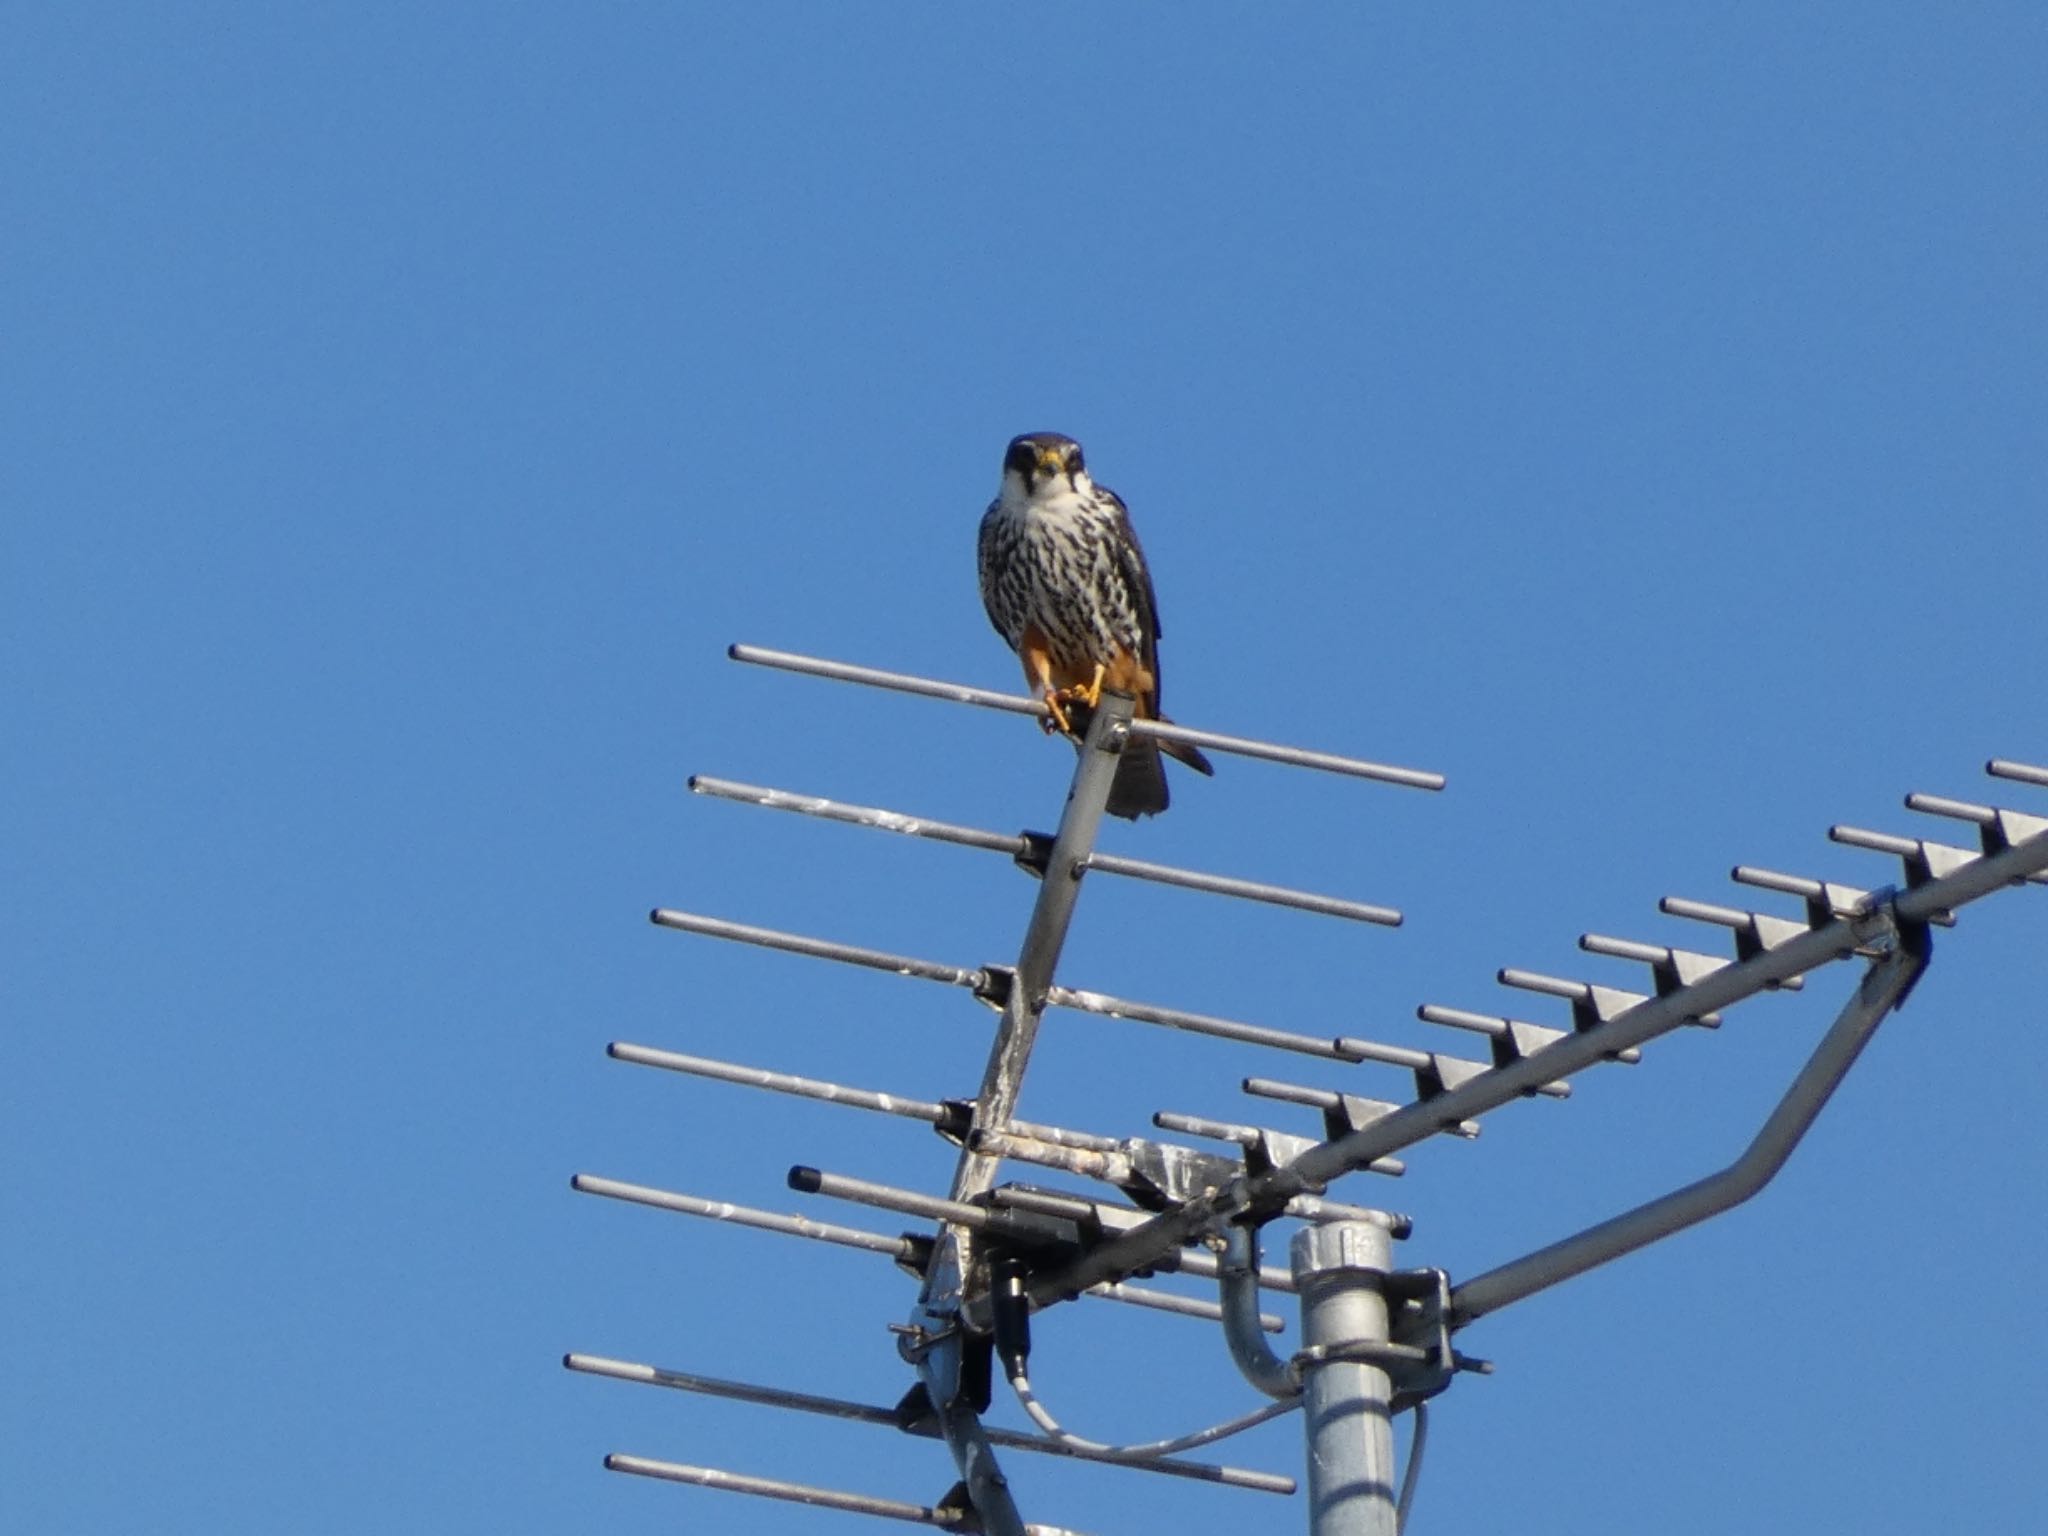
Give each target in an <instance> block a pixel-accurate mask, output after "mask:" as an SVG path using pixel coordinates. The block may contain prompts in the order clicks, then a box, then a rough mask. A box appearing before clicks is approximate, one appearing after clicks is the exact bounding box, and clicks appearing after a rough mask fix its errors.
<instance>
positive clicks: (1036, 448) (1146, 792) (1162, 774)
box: [978, 432, 1216, 821]
mask: <svg viewBox="0 0 2048 1536" xmlns="http://www.w3.org/2000/svg"><path fill="white" fill-rule="evenodd" d="M978 554H979V565H980V572H981V601H982V606H983V607H985V608H986V609H987V610H988V617H989V622H990V623H991V624H993V625H994V626H995V630H996V633H997V634H999V635H1001V636H1002V637H1003V640H1004V641H1005V643H1007V644H1008V645H1009V647H1010V649H1011V650H1013V651H1015V652H1016V653H1017V659H1018V660H1019V661H1021V662H1022V663H1023V664H1024V680H1025V682H1026V684H1027V685H1029V687H1030V688H1031V689H1032V691H1033V692H1035V693H1036V694H1037V695H1038V696H1039V697H1040V698H1041V699H1043V700H1044V701H1045V705H1046V710H1047V713H1048V716H1049V718H1048V719H1046V720H1045V721H1043V722H1042V723H1043V724H1044V726H1045V729H1046V730H1047V731H1048V732H1050V731H1052V730H1054V729H1058V730H1060V731H1062V732H1064V733H1065V734H1066V735H1068V736H1070V737H1073V738H1074V739H1076V740H1079V738H1080V736H1081V735H1082V733H1083V732H1085V731H1086V729H1087V724H1088V719H1089V715H1088V711H1090V710H1092V709H1093V708H1094V706H1095V705H1096V704H1098V703H1100V702H1101V699H1102V691H1103V689H1105V688H1109V689H1113V690H1114V691H1116V692H1118V693H1123V694H1128V695H1130V696H1131V697H1132V698H1133V699H1134V700H1135V701H1136V709H1135V711H1134V713H1135V715H1136V717H1137V718H1138V719H1141V720H1164V719H1165V718H1166V717H1165V716H1164V715H1162V714H1160V713H1159V635H1160V628H1159V600H1158V598H1157V596H1156V595H1155V594H1154V593H1153V590H1152V573H1151V572H1150V571H1149V570H1147V569H1146V567H1145V553H1144V551H1143V550H1142V549H1140V548H1139V547H1138V536H1137V534H1136V533H1134V532H1133V531H1132V529H1131V515H1130V512H1129V511H1128V510H1127V509H1126V508H1125V506H1124V504H1123V500H1122V498H1120V497H1119V496H1118V495H1117V494H1116V492H1115V491H1112V490H1111V489H1110V488H1109V487H1108V486H1106V485H1098V484H1096V482H1095V481H1094V480H1093V479H1091V478H1090V477H1089V474H1088V467H1087V463H1086V461H1085V460H1084V459H1083V457H1082V454H1081V445H1080V444H1079V443H1077V442H1075V441H1074V440H1073V439H1072V438H1071V437H1066V436H1063V435H1062V434H1060V433H1058V432H1026V433H1024V434H1023V435H1021V436H1019V437H1014V438H1012V439H1011V440H1010V445H1009V447H1008V448H1007V449H1006V450H1005V451H1004V453H1003V478H1002V483H1001V485H1000V487H999V488H998V490H997V492H996V499H995V500H994V501H992V502H990V503H989V508H988V511H987V512H986V513H984V514H983V516H982V519H981V536H980V541H979V548H978ZM1162 750H1163V751H1165V752H1166V753H1168V754H1170V755H1171V756H1173V757H1176V758H1178V759H1180V761H1181V762H1183V763H1186V764H1187V765H1188V766H1189V767H1190V768H1193V769H1194V770H1195V771H1196V772H1198V773H1206V774H1213V773H1214V772H1215V771H1216V770H1215V769H1214V768H1213V767H1211V766H1210V763H1209V760H1208V758H1206V757H1204V756H1203V755H1202V754H1201V752H1199V751H1198V750H1196V749H1195V748H1194V747H1191V746H1188V745H1186V744H1185V743H1183V742H1178V741H1161V740H1159V739H1158V738H1156V737H1151V736H1138V735H1133V736H1132V738H1131V740H1130V742H1129V743H1128V745H1126V747H1125V748H1124V752H1123V756H1122V759H1121V760H1120V761H1119V762H1118V764H1117V770H1116V777H1115V779H1114V780H1113V781H1112V782H1111V785H1110V790H1109V800H1108V803H1107V805H1106V807H1105V809H1106V810H1107V811H1108V812H1109V814H1110V815H1112V816H1121V817H1123V818H1125V819H1126V820H1129V821H1135V820H1137V819H1138V818H1139V817H1140V816H1153V815H1157V814H1158V813H1159V812H1161V811H1163V810H1165V809H1166V806H1167V799H1168V796H1167V788H1166V767H1165V764H1164V763H1162V762H1161V761H1160V756H1159V754H1160V753H1161V751H1162Z"/></svg>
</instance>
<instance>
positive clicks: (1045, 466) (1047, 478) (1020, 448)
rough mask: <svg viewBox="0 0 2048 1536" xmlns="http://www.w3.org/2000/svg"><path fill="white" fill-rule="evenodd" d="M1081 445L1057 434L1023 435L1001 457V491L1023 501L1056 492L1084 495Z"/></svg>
mask: <svg viewBox="0 0 2048 1536" xmlns="http://www.w3.org/2000/svg"><path fill="white" fill-rule="evenodd" d="M1088 488H1089V482H1088V468H1087V465H1086V464H1084V463H1083V462H1082V459H1081V445H1080V444H1079V443H1077V442H1075V441H1074V440H1073V439H1072V438H1071V437H1062V436H1060V434H1059V433H1057V432H1026V433H1025V434H1024V435H1023V436H1022V437H1013V438H1011V439H1010V446H1009V448H1008V450H1007V451H1005V453H1004V454H1003V490H1004V491H1005V492H1006V493H1008V494H1013V495H1017V496H1020V497H1022V498H1024V499H1026V500H1029V499H1031V498H1032V497H1035V496H1039V495H1041V494H1051V493H1054V492H1057V491H1060V490H1069V491H1086V490H1087V489H1088Z"/></svg>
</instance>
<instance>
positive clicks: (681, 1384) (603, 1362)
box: [562, 1354, 1295, 1494]
mask: <svg viewBox="0 0 2048 1536" xmlns="http://www.w3.org/2000/svg"><path fill="white" fill-rule="evenodd" d="M562 1364H563V1365H564V1366H565V1367H566V1368H567V1369H569V1370H572V1371H576V1372H579V1373H581V1374H583V1375H587V1376H603V1377H607V1378H609V1379H611V1380H613V1381H627V1382H634V1383H637V1384H640V1385H643V1386H650V1387H668V1388H670V1389H672V1390H674V1391H679V1392H695V1393H699V1394H702V1395H704V1396H708V1397H722V1398H728V1399H731V1400H732V1401H734V1402H742V1403H760V1404H762V1405H764V1406H766V1407H770V1408H794V1409H796V1410H797V1411H798V1412H800V1413H812V1414H818V1415H821V1416H823V1417H826V1418H834V1419H850V1420H852V1421H854V1422H855V1423H859V1424H876V1425H880V1426H882V1427H884V1428H888V1429H897V1430H901V1431H903V1432H904V1433H905V1434H911V1435H918V1436H921V1437H922V1438H924V1439H927V1440H936V1439H937V1438H939V1435H938V1431H937V1430H936V1429H935V1428H934V1427H933V1426H932V1424H931V1421H930V1420H929V1419H919V1420H916V1421H914V1422H912V1423H909V1424H905V1423H904V1422H903V1416H902V1415H901V1414H900V1413H898V1411H897V1410H896V1409H895V1408H893V1407H888V1408H884V1407H881V1406H879V1405H876V1404H872V1403H856V1402H849V1401H848V1400H846V1399H845V1398H839V1397H821V1396H819V1395H818V1394H816V1393H813V1392H790V1391H786V1390H784V1389H782V1388H780V1387H763V1386H756V1385H755V1384H754V1383H752V1382H745V1381H727V1380H725V1379H723V1378H721V1377H717V1376H700V1375H697V1374H696V1373H694V1372H691V1371H674V1370H668V1369H665V1368H663V1367H661V1366H655V1365H643V1364H640V1363H639V1362H637V1361H632V1360H613V1359H609V1358H607V1357H606V1356H603V1355H582V1354H571V1355H564V1356H563V1357H562ZM988 1437H989V1440H990V1441H991V1442H992V1443H993V1444H996V1445H1000V1446H1004V1447H1006V1448H1008V1449H1011V1450H1019V1451H1031V1452H1034V1453H1036V1454H1039V1455H1045V1456H1064V1457H1068V1458H1070V1459H1072V1460H1075V1461H1092V1462H1099V1463H1101V1464H1103V1465H1106V1466H1113V1467H1135V1468H1136V1469H1137V1470H1139V1471H1141V1472H1159V1473H1163V1474H1165V1475H1166V1476H1168V1477H1183V1478H1192V1479H1195V1480H1197V1481H1200V1482H1205V1483H1222V1484H1225V1485H1226V1486H1228V1487H1232V1488H1248V1489H1251V1490H1253V1491H1254V1492H1258V1493H1280V1494H1287V1493H1292V1492H1294V1488H1295V1482H1294V1479H1293V1478H1291V1477H1282V1476H1280V1475H1279V1474H1277V1473H1273V1472H1258V1471H1254V1470H1252V1469H1250V1468H1247V1467H1230V1466H1218V1465H1214V1464H1212V1463H1209V1462H1201V1461H1181V1460H1178V1459H1176V1458H1173V1457H1169V1456H1161V1457H1154V1458H1152V1459H1151V1460H1148V1461H1131V1460H1129V1459H1127V1458H1122V1457H1115V1456H1103V1455H1100V1454H1097V1453H1096V1452H1093V1451H1089V1450H1084V1449H1080V1448H1078V1447H1075V1446H1072V1445H1066V1444H1062V1443H1061V1442H1060V1441H1057V1440H1048V1439H1046V1438H1044V1437H1043V1436H1039V1435H1026V1434H1020V1433H1019V1432H1017V1431H1016V1430H1008V1429H990V1430H989V1431H988Z"/></svg>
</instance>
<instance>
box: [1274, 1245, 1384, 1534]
mask: <svg viewBox="0 0 2048 1536" xmlns="http://www.w3.org/2000/svg"><path fill="white" fill-rule="evenodd" d="M1291 1257H1292V1259H1293V1261H1294V1283H1295V1285H1296V1286H1297V1287H1298V1288H1299V1289H1300V1291H1301V1332H1302V1338H1303V1342H1304V1345H1305V1347H1304V1348H1303V1350H1302V1352H1301V1354H1300V1355H1299V1356H1298V1357H1297V1360H1298V1362H1299V1364H1300V1368H1301V1385H1302V1399H1303V1402H1302V1406H1303V1410H1304V1411H1303V1426H1304V1432H1305V1433H1306V1435H1307V1438H1308V1498H1309V1527H1308V1528H1309V1536H1397V1532H1398V1531H1399V1529H1400V1524H1399V1520H1398V1518H1397V1515H1396V1511H1395V1495H1394V1424H1393V1408H1392V1399H1393V1387H1392V1384H1391V1382H1390V1381H1389V1379H1388V1376H1387V1372H1386V1369H1385V1365H1384V1361H1385V1355H1384V1354H1382V1353H1380V1351H1383V1350H1384V1349H1385V1347H1386V1345H1387V1342H1388V1339H1387V1297H1386V1290H1385V1285H1386V1277H1387V1271H1388V1269H1389V1268H1390V1267H1391V1266H1392V1263H1393V1240H1392V1238H1391V1236H1390V1235H1389V1234H1388V1232H1387V1230H1386V1228H1385V1227H1383V1226H1380V1225H1378V1224H1377V1223H1374V1222H1369V1221H1333V1222H1329V1223H1327V1224H1325V1225H1321V1226H1312V1227H1304V1228H1303V1229H1302V1230H1301V1231H1300V1232H1297V1233H1296V1234H1295V1236H1294V1245H1293V1249H1292V1253H1291ZM1376 1361H1377V1362H1379V1363H1375V1362H1376Z"/></svg>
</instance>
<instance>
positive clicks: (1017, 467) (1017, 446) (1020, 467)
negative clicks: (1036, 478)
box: [1003, 438, 1038, 480]
mask: <svg viewBox="0 0 2048 1536" xmlns="http://www.w3.org/2000/svg"><path fill="white" fill-rule="evenodd" d="M1037 467H1038V455H1037V454H1035V453H1033V452H1032V451H1031V445H1030V444H1029V443H1027V442H1025V441H1024V440H1023V439H1022V438H1019V439H1017V441H1016V442H1014V443H1012V444H1010V451H1009V452H1008V453H1007V454H1005V455H1004V456H1003V468H1004V469H1007V470H1010V471H1012V472H1013V473H1016V474H1020V475H1022V476H1023V477H1024V478H1025V479H1027V480H1029V479H1030V478H1031V472H1032V471H1033V470H1034V469H1036V468H1037Z"/></svg>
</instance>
